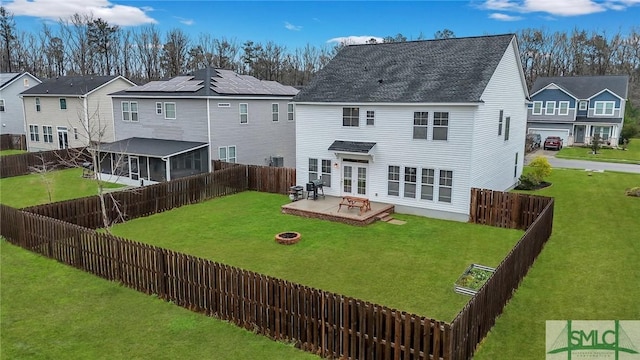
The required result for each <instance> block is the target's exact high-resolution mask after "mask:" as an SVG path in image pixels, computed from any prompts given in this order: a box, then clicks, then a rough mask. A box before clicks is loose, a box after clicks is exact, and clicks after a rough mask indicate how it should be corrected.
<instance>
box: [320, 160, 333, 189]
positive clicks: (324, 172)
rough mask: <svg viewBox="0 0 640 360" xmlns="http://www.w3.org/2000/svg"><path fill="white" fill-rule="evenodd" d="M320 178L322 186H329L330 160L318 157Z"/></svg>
mask: <svg viewBox="0 0 640 360" xmlns="http://www.w3.org/2000/svg"><path fill="white" fill-rule="evenodd" d="M320 179H322V186H324V187H331V160H328V159H320Z"/></svg>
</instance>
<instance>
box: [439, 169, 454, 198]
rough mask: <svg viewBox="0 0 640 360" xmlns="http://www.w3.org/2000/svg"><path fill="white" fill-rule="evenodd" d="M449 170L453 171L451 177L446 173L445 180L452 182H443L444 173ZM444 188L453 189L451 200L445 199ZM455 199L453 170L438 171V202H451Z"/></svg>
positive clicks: (449, 171)
mask: <svg viewBox="0 0 640 360" xmlns="http://www.w3.org/2000/svg"><path fill="white" fill-rule="evenodd" d="M445 172H448V173H451V177H450V178H449V177H446V175H447V174H444V175H445V177H444V180H445V181H446V180H447V179H449V180H450V182H451V184H446V183H445V184H443V181H442V180H443V173H445ZM442 189H451V196H450V197H449V201H447V200H446V198H445V200H443V196H442ZM452 200H453V170H440V171H439V173H438V202H444V203H449V204H450V203H451V202H452Z"/></svg>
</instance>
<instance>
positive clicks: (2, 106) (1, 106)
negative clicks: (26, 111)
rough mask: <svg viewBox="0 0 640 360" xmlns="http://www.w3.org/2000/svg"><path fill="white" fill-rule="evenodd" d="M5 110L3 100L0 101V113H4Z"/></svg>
mask: <svg viewBox="0 0 640 360" xmlns="http://www.w3.org/2000/svg"><path fill="white" fill-rule="evenodd" d="M4 111H5V108H4V99H0V112H4Z"/></svg>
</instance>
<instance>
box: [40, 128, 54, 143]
mask: <svg viewBox="0 0 640 360" xmlns="http://www.w3.org/2000/svg"><path fill="white" fill-rule="evenodd" d="M47 129H48V130H49V131H48V132H47ZM47 140H48V141H47ZM42 141H44V142H45V143H50V144H53V126H51V125H42Z"/></svg>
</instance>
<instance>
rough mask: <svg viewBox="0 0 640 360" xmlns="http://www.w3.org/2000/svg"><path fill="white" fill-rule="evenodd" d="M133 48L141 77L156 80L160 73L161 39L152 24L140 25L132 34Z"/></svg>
mask: <svg viewBox="0 0 640 360" xmlns="http://www.w3.org/2000/svg"><path fill="white" fill-rule="evenodd" d="M133 39H134V42H135V44H136V46H135V50H136V53H137V55H138V58H139V59H140V67H141V70H142V74H140V75H139V77H140V78H141V79H145V80H157V79H159V78H160V74H161V67H160V63H161V60H160V59H161V54H162V41H161V40H160V32H159V31H158V29H157V28H156V27H155V26H154V25H149V26H146V27H142V28H140V29H139V31H138V32H136V33H135V34H134V35H133Z"/></svg>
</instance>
